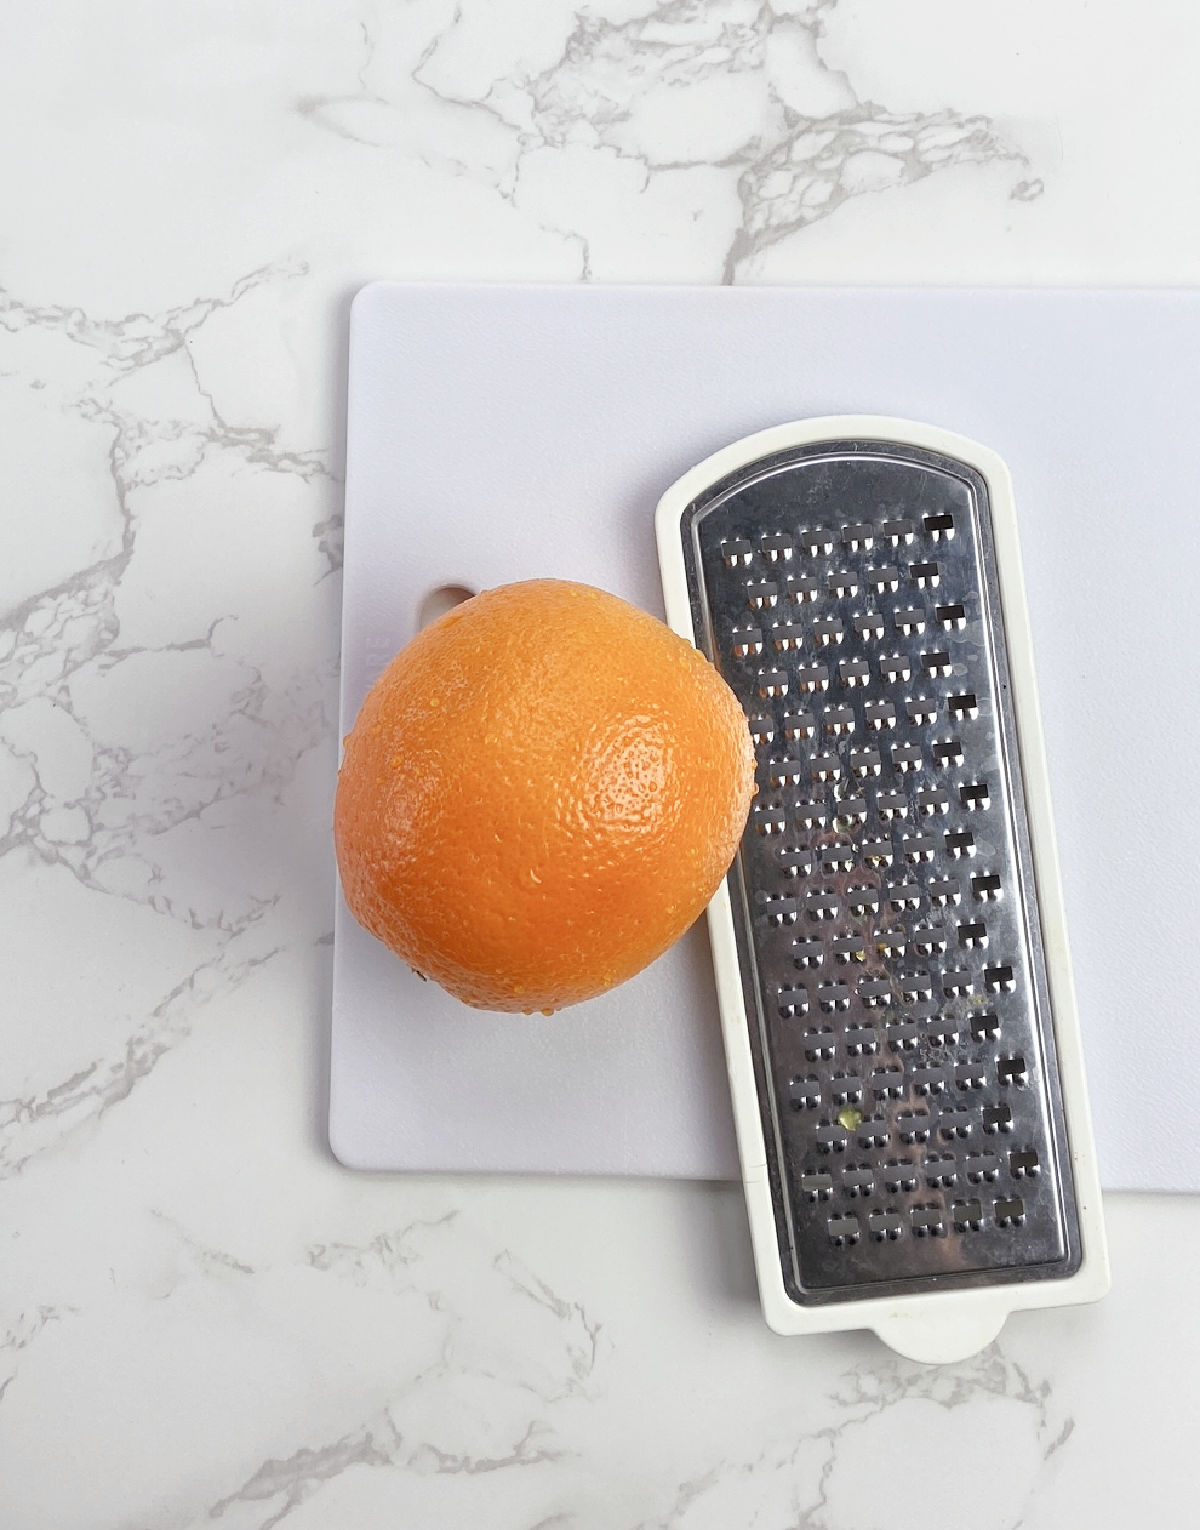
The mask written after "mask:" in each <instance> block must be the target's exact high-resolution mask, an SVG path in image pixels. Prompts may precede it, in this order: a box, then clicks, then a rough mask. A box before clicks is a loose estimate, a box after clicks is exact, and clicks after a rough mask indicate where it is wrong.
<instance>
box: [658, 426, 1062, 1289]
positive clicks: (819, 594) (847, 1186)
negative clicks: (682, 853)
mask: <svg viewBox="0 0 1200 1530" xmlns="http://www.w3.org/2000/svg"><path fill="white" fill-rule="evenodd" d="M683 534H684V544H685V562H686V565H687V573H688V583H689V589H690V593H691V598H692V603H693V616H694V621H695V628H696V631H697V633H698V634H702V635H704V637H705V639H706V643H707V647H708V650H709V653H710V656H711V657H712V658H713V660H714V662H715V663H716V664H717V665H718V667H719V668H720V669H721V671H722V673H723V674H724V675H725V677H726V679H727V680H728V681H729V683H730V685H731V686H732V687H733V689H734V691H735V692H736V694H737V695H738V697H739V699H740V701H741V703H742V705H743V707H744V709H745V711H746V715H747V717H748V719H749V722H750V728H751V732H752V734H753V737H754V739H755V745H756V750H757V755H758V762H759V764H758V795H757V797H756V799H755V804H754V807H753V809H752V812H751V815H750V822H749V824H748V827H747V830H746V834H745V837H744V839H743V843H742V848H741V851H740V854H739V857H738V860H737V862H736V863H735V866H734V868H733V870H732V872H731V873H730V890H731V894H732V901H733V905H734V915H735V925H736V929H737V938H738V946H739V960H740V965H741V970H742V979H743V987H744V990H745V997H746V1009H747V1014H748V1016H749V1017H750V1028H751V1038H750V1039H751V1044H752V1049H753V1052H754V1056H755V1065H756V1071H757V1080H758V1092H759V1101H760V1107H761V1111H762V1117H763V1128H764V1138H765V1141H766V1143H767V1151H768V1157H769V1160H770V1163H769V1168H770V1170H771V1175H772V1198H773V1204H774V1208H775V1220H776V1227H777V1231H778V1234H779V1243H780V1252H781V1258H782V1261H783V1266H784V1278H785V1285H786V1287H787V1289H788V1291H789V1294H790V1295H791V1296H792V1298H793V1299H794V1300H796V1301H799V1302H801V1303H808V1304H815V1303H820V1302H829V1301H844V1300H848V1299H853V1298H854V1297H856V1296H859V1297H866V1296H879V1295H883V1294H890V1293H896V1294H903V1293H907V1292H915V1291H922V1290H929V1289H931V1288H951V1287H963V1286H970V1285H978V1284H994V1283H996V1282H998V1281H1005V1282H1007V1281H1012V1280H1015V1279H1022V1280H1024V1279H1031V1278H1039V1277H1042V1278H1045V1277H1062V1276H1065V1275H1067V1274H1070V1273H1071V1272H1072V1271H1073V1270H1075V1269H1076V1268H1077V1267H1078V1265H1079V1258H1080V1239H1079V1227H1078V1219H1077V1214H1076V1207H1075V1198H1074V1192H1073V1187H1072V1182H1071V1173H1070V1155H1069V1151H1068V1146H1067V1141H1066V1134H1065V1127H1064V1120H1063V1110H1062V1098H1061V1090H1060V1087H1059V1081H1058V1077H1057V1068H1056V1064H1055V1054H1054V1035H1053V1024H1052V1017H1051V1013H1050V1005H1049V997H1048V989H1047V983H1046V973H1045V963H1044V957H1043V951H1042V944H1041V933H1040V926H1039V920H1038V913H1037V905H1036V893H1035V886H1034V876H1033V862H1032V856H1031V850H1030V845H1029V837H1028V828H1027V824H1026V819H1025V811H1024V804H1023V797H1022V786H1021V776H1020V756H1019V747H1018V740H1017V737H1016V732H1015V723H1014V719H1013V712H1012V706H1011V702H1010V699H1009V695H1008V669H1007V658H1006V653H1005V645H1004V630H1003V619H1002V613H1001V605H1000V595H999V589H998V586H997V578H996V566H995V556H994V550H993V546H992V532H991V522H990V515H989V509H988V501H987V488H986V484H985V482H984V480H983V479H982V478H981V477H980V475H979V474H978V473H976V472H975V470H974V469H972V468H971V467H969V466H968V465H966V464H963V463H960V462H958V461H956V460H955V459H952V458H947V457H943V456H941V455H939V454H937V453H933V452H930V451H928V450H925V449H922V448H916V447H903V446H897V445H895V444H884V443H878V442H876V443H873V442H870V441H858V442H838V443H835V444H826V445H818V446H808V447H800V448H796V449H794V450H792V451H788V452H785V453H782V454H780V455H778V456H777V457H774V458H771V459H768V460H765V461H761V460H760V461H759V462H756V463H753V464H751V465H750V466H749V467H747V468H746V469H744V470H742V471H741V472H739V473H737V474H735V475H733V477H732V478H730V479H727V480H725V481H723V482H721V483H718V484H716V485H715V486H714V487H713V488H711V489H710V490H709V491H708V492H706V493H705V494H704V495H702V496H701V497H700V498H699V499H698V500H696V501H695V502H694V503H693V504H692V505H691V506H690V508H689V510H688V512H687V513H686V514H685V516H684V519H683Z"/></svg>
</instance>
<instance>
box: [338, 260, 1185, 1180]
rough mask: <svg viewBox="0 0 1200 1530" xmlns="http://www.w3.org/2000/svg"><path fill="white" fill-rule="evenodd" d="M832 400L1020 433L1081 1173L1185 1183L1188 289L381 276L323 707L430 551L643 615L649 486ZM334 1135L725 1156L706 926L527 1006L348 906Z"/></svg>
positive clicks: (629, 1155) (355, 411) (576, 1158)
mask: <svg viewBox="0 0 1200 1530" xmlns="http://www.w3.org/2000/svg"><path fill="white" fill-rule="evenodd" d="M819 414H884V415H899V416H902V417H908V418H911V419H916V420H925V421H929V422H931V423H934V424H937V425H941V426H945V427H946V428H948V429H949V430H952V431H958V432H960V433H961V434H963V435H966V436H971V437H974V438H975V439H977V440H979V441H982V442H985V443H986V444H988V445H989V446H991V447H994V448H995V449H996V450H998V451H999V452H1000V453H1001V455H1002V456H1003V457H1005V458H1006V459H1007V461H1008V463H1009V466H1010V467H1011V469H1012V472H1013V477H1014V480H1015V485H1016V493H1017V509H1018V515H1019V520H1020V526H1021V535H1022V542H1023V546H1024V553H1025V571H1026V580H1027V590H1028V598H1029V607H1030V612H1031V617H1032V622H1033V632H1034V639H1035V644H1036V653H1037V659H1038V667H1039V677H1040V682H1041V697H1042V708H1043V713H1044V721H1045V730H1046V742H1047V749H1048V754H1049V764H1050V777H1051V787H1052V789H1053V793H1054V801H1055V807H1056V810H1057V818H1058V831H1059V849H1060V854H1061V860H1062V868H1063V876H1064V882H1065V887H1066V897H1067V911H1068V917H1069V921H1070V929H1071V935H1072V942H1073V949H1074V957H1075V972H1076V979H1077V984H1078V989H1079V1004H1080V1013H1081V1017H1082V1023H1083V1032H1084V1040H1085V1045H1086V1049H1087V1058H1088V1065H1089V1073H1090V1078H1091V1093H1092V1103H1093V1109H1094V1113H1095V1118H1096V1132H1097V1139H1098V1143H1099V1150H1100V1160H1101V1169H1102V1173H1103V1178H1104V1182H1105V1184H1106V1185H1107V1186H1108V1187H1110V1188H1121V1189H1125V1188H1132V1189H1175V1190H1194V1189H1200V978H1198V977H1197V975H1196V974H1197V972H1200V950H1198V949H1197V946H1198V942H1197V935H1196V917H1195V916H1196V910H1197V904H1198V899H1197V871H1198V868H1200V771H1198V769H1197V759H1198V757H1200V684H1198V681H1197V675H1198V673H1200V493H1198V492H1197V487H1196V485H1197V482H1198V481H1200V294H1196V293H1191V292H1106V293H1087V292H1069V291H1057V292H1055V291H1039V292H1022V291H990V292H971V291H924V290H909V291H887V290H871V289H857V290H830V289H825V290H822V289H777V288H776V289H771V288H736V289H727V288H695V289H671V288H633V287H625V288H622V287H608V288H594V287H556V288H538V287H525V288H514V287H501V286H496V287H453V286H401V285H391V284H377V285H374V286H371V287H368V288H367V289H366V290H365V291H363V292H362V293H360V294H359V296H358V298H357V300H356V302H355V305H354V312H353V318H352V321H351V350H350V402H349V441H348V469H347V483H346V565H345V587H344V589H345V597H344V598H345V612H344V632H343V637H344V641H343V653H342V659H343V668H342V728H343V732H344V731H345V730H346V729H347V728H348V727H349V725H350V723H351V721H352V720H353V717H354V715H355V713H356V711H357V709H358V707H359V705H360V703H361V701H362V698H363V695H364V694H365V692H366V690H367V688H368V687H369V685H370V684H371V682H372V681H373V680H374V679H375V677H376V675H377V674H378V673H379V671H380V670H381V669H382V667H383V666H384V664H385V663H386V662H387V660H388V659H389V658H390V657H391V655H392V654H393V653H394V652H395V651H396V650H397V649H398V648H399V647H400V646H401V645H402V644H403V643H405V642H406V641H407V640H408V638H409V637H411V635H412V633H413V632H414V631H415V630H416V626H417V621H418V615H417V613H418V610H419V608H420V606H421V602H422V600H423V599H424V598H425V597H426V596H427V594H428V593H429V592H430V591H431V590H433V589H436V588H437V587H439V586H443V585H448V584H461V585H466V586H468V587H469V588H472V589H479V588H482V587H485V586H488V585H495V584H502V583H505V582H506V581H509V580H514V579H527V578H531V577H536V576H542V575H551V576H556V577H561V578H569V579H580V580H585V581H588V582H590V583H593V584H597V585H602V586H604V587H605V588H606V589H610V590H613V591H615V592H617V593H618V594H621V595H624V596H627V597H628V598H629V599H631V600H633V601H636V602H637V603H638V604H639V605H642V606H645V607H646V608H647V609H648V610H651V611H654V612H655V613H657V614H660V615H661V612H662V605H661V597H660V593H659V581H658V569H657V564H656V561H655V550H654V527H653V515H654V506H655V503H656V501H657V499H658V496H659V494H660V493H661V492H662V490H663V489H664V488H665V487H666V486H667V485H668V484H669V483H671V482H672V480H673V479H675V478H676V477H677V476H678V475H679V474H680V473H681V472H683V471H684V469H686V468H687V467H689V466H691V465H692V464H693V463H695V462H697V461H699V460H700V459H701V458H702V457H705V456H707V455H708V454H709V453H710V452H712V451H713V450H715V449H716V448H717V447H719V446H722V445H724V444H725V443H727V442H729V441H732V440H734V439H735V438H736V437H738V436H741V435H745V434H747V433H749V432H750V431H753V430H759V429H761V428H762V427H764V426H767V425H773V424H777V423H779V422H781V421H784V420H792V419H797V418H801V417H804V416H808V415H819ZM330 1140H331V1142H332V1145H333V1148H334V1151H335V1153H336V1154H337V1156H338V1157H339V1158H340V1159H341V1160H342V1161H343V1162H344V1163H347V1164H350V1165H352V1166H354V1167H359V1168H369V1169H442V1170H458V1171H464V1170H488V1171H516V1172H537V1173H584V1174H635V1175H671V1176H683V1177H697V1178H727V1177H728V1178H734V1177H736V1174H737V1165H736V1155H735V1149H734V1142H733V1133H732V1128H731V1124H730V1114H729V1106H728V1102H727V1093H726V1084H725V1076H724V1065H723V1060H722V1053H721V1046H720V1036H719V1028H718V1020H717V1013H716V1003H715V998H714V995H713V991H712V974H711V970H710V966H709V960H708V953H707V946H706V939H705V935H704V932H703V928H702V926H701V927H698V928H697V929H694V930H693V931H692V932H691V933H690V934H689V935H688V936H687V937H686V938H685V939H684V940H683V941H682V942H681V943H680V944H679V945H678V946H677V947H676V948H675V949H674V950H673V951H671V952H669V953H668V954H667V955H666V956H665V957H663V958H662V960H661V961H659V962H658V963H656V964H655V965H654V966H653V967H652V968H651V969H650V970H649V971H647V972H646V973H644V974H643V975H642V976H641V977H640V978H638V979H636V980H634V981H633V982H632V983H629V984H627V985H626V986H625V987H623V988H620V989H618V990H617V991H615V992H614V993H612V994H610V995H608V996H607V997H606V998H604V999H601V1000H598V1001H596V1002H595V1003H592V1004H588V1005H584V1006H581V1007H579V1008H578V1009H574V1010H568V1011H565V1012H564V1013H562V1014H559V1015H556V1016H554V1017H552V1018H543V1017H540V1016H539V1017H534V1018H531V1019H523V1018H520V1017H512V1016H491V1015H483V1014H477V1013H475V1012H473V1011H471V1010H468V1009H466V1008H464V1007H462V1006H461V1005H459V1004H457V1003H456V1002H455V1001H453V1000H451V999H449V998H448V997H446V995H444V994H443V993H442V992H441V991H440V990H439V989H437V988H436V987H435V986H434V985H432V984H426V983H422V982H421V981H419V980H418V979H417V978H415V977H414V976H412V975H411V974H410V973H409V972H408V971H407V970H406V969H405V967H404V966H403V965H402V964H401V963H400V962H399V961H397V960H396V959H395V958H393V957H392V956H391V955H390V954H389V953H388V952H387V951H385V950H384V949H383V948H382V947H381V946H379V945H378V944H377V943H376V942H375V941H373V940H372V939H371V937H370V936H368V935H367V934H365V933H364V932H363V931H362V930H361V929H360V928H359V927H358V926H357V925H356V924H355V922H354V921H353V920H352V919H351V918H350V917H349V916H348V914H347V913H346V910H345V909H344V907H341V906H339V909H338V918H337V933H336V950H335V957H334V986H333V1055H332V1070H331V1088H330Z"/></svg>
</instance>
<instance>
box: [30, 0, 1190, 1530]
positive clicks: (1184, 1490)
mask: <svg viewBox="0 0 1200 1530" xmlns="http://www.w3.org/2000/svg"><path fill="white" fill-rule="evenodd" d="M577 4H578V0H575V3H567V0H538V3H536V4H535V3H533V0H457V3H456V0H409V3H400V0H395V3H379V4H371V3H370V0H363V3H362V4H361V5H358V6H351V5H350V4H348V3H345V0H308V3H299V4H294V5H290V6H281V5H277V4H267V3H266V0H244V3H242V4H239V5H237V6H232V5H228V4H218V3H216V0H208V3H203V0H194V3H192V0H189V3H183V4H179V5H175V6H154V5H151V4H135V3H134V0H114V3H112V4H108V5H104V6H98V5H89V4H86V3H84V0H47V3H45V4H41V5H38V6H27V7H24V8H21V9H20V10H11V13H10V14H9V16H8V17H7V18H6V36H5V46H4V48H3V50H0V77H2V88H0V124H2V125H0V170H2V173H0V187H2V188H3V201H2V204H0V205H2V207H3V214H2V218H0V286H2V287H3V295H2V297H0V517H2V518H3V519H2V525H3V540H2V542H0V547H2V549H3V557H2V558H0V613H3V614H2V615H0V708H2V710H0V908H2V910H3V918H2V919H0V953H2V954H0V973H2V977H3V998H2V1001H0V1024H2V1027H3V1029H2V1050H0V1058H2V1059H3V1060H2V1062H0V1097H2V1102H0V1174H2V1175H3V1179H2V1180H0V1239H2V1247H3V1257H2V1259H0V1524H2V1525H3V1526H4V1530H77V1527H78V1530H84V1527H86V1530H191V1527H198V1526H200V1525H202V1524H203V1525H214V1526H219V1527H224V1530H266V1527H268V1526H272V1525H275V1524H280V1523H283V1524H285V1525H287V1527H288V1530H346V1527H353V1530H383V1527H387V1530H409V1527H414V1530H415V1527H417V1526H420V1527H423V1530H442V1527H446V1530H449V1527H456V1530H457V1527H462V1526H466V1525H480V1526H484V1525H486V1526H488V1527H496V1530H509V1527H511V1530H592V1527H595V1530H623V1527H628V1530H635V1527H645V1530H649V1527H664V1530H665V1527H671V1530H707V1527H713V1530H718V1527H719V1530H734V1527H740V1526H747V1527H748V1526H753V1527H755V1530H799V1527H810V1530H874V1527H877V1526H878V1527H880V1530H884V1527H886V1530H906V1527H908V1526H914V1527H916V1526H920V1527H922V1530H961V1527H963V1526H964V1525H970V1526H971V1527H973V1530H1001V1527H1015V1526H1018V1525H1019V1526H1024V1527H1030V1530H1038V1527H1045V1530H1049V1527H1051V1526H1054V1527H1056V1530H1061V1527H1063V1526H1073V1525H1088V1526H1089V1527H1095V1526H1101V1527H1104V1526H1109V1525H1112V1526H1118V1525H1119V1526H1126V1525H1129V1524H1131V1523H1135V1522H1140V1521H1141V1520H1143V1519H1145V1518H1146V1517H1147V1516H1149V1517H1152V1518H1154V1519H1155V1520H1157V1519H1160V1518H1162V1517H1163V1516H1164V1515H1170V1516H1172V1517H1173V1518H1174V1519H1176V1520H1178V1521H1179V1522H1182V1523H1188V1522H1190V1519H1191V1518H1192V1517H1193V1511H1192V1509H1191V1504H1190V1499H1189V1496H1188V1484H1189V1482H1190V1476H1191V1473H1190V1469H1189V1451H1190V1449H1191V1448H1192V1443H1193V1438H1194V1433H1195V1425H1196V1423H1197V1414H1198V1412H1200V1409H1198V1407H1197V1403H1196V1400H1195V1384H1194V1374H1195V1371H1196V1367H1197V1364H1198V1362H1200V1319H1197V1317H1196V1316H1195V1311H1194V1303H1193V1301H1192V1294H1193V1286H1194V1280H1193V1278H1192V1273H1191V1272H1192V1270H1193V1268H1194V1266H1195V1264H1196V1262H1197V1259H1198V1257H1200V1214H1198V1212H1197V1208H1196V1206H1195V1205H1194V1204H1193V1203H1191V1202H1185V1201H1175V1202H1166V1201H1153V1200H1122V1199H1114V1200H1112V1201H1111V1202H1110V1206H1109V1215H1110V1221H1111V1229H1112V1237H1113V1254H1114V1270H1115V1279H1116V1288H1115V1291H1114V1294H1113V1296H1112V1297H1111V1299H1110V1300H1109V1301H1108V1302H1107V1303H1106V1304H1104V1305H1103V1306H1101V1307H1099V1308H1096V1309H1092V1310H1085V1311H1078V1312H1072V1313H1067V1314H1048V1315H1044V1316H1042V1315H1038V1316H1029V1317H1026V1318H1024V1319H1021V1320H1017V1321H1014V1322H1013V1323H1012V1324H1011V1325H1010V1327H1009V1329H1008V1330H1007V1331H1006V1333H1005V1334H1004V1336H1003V1338H1002V1339H1001V1341H1000V1342H999V1343H998V1344H997V1345H996V1346H995V1347H994V1348H993V1349H992V1350H990V1351H989V1352H988V1353H986V1354H985V1355H984V1356H982V1357H981V1358H980V1359H978V1360H976V1361H974V1362H971V1363H970V1364H967V1365H964V1366H960V1367H956V1368H953V1369H951V1370H947V1371H932V1370H924V1369H921V1368H919V1367H916V1366H913V1365H909V1364H906V1363H904V1362H900V1361H897V1360H895V1359H893V1358H892V1357H890V1356H889V1355H888V1354H887V1353H886V1352H885V1351H883V1350H882V1349H881V1348H880V1347H879V1346H878V1345H877V1344H875V1342H874V1341H869V1340H867V1339H865V1338H849V1339H836V1340H825V1341H814V1342H807V1343H805V1342H786V1341H783V1340H778V1339H775V1338H773V1337H772V1336H771V1335H769V1334H768V1333H767V1332H766V1331H765V1330H764V1329H763V1327H762V1326H761V1324H760V1322H759V1319H758V1317H757V1314H756V1311H755V1308H754V1305H753V1293H752V1279H751V1274H750V1271H749V1268H748V1264H747V1250H746V1232H745V1225H744V1219H743V1215H742V1212H741V1208H740V1205H739V1201H738V1197H737V1195H736V1193H735V1192H733V1191H732V1190H714V1189H710V1188H706V1187H696V1186H692V1187H685V1186H680V1185H669V1184H663V1185H622V1184H571V1183H544V1182H541V1183H539V1182H523V1183H516V1182H486V1183H485V1182H478V1181H462V1180H441V1181H438V1180H412V1179H401V1178H380V1179H368V1178H356V1177H355V1176H353V1175H350V1174H348V1173H346V1172H345V1171H343V1170H340V1169H338V1168H337V1167H336V1166H335V1165H334V1164H333V1163H332V1162H331V1160H330V1158H329V1156H328V1153H327V1150H326V1148H325V1144H324V1141H323V1135H322V1125H321V1118H322V1114H323V1099H322V1090H323V1066H324V1063H323V1058H324V1053H325V1046H326V1036H325V1028H326V1014H327V1009H328V974H329V940H330V934H329V932H330V928H331V904H332V890H331V859H330V854H329V846H328V834H327V822H328V816H329V804H330V794H331V786H332V778H333V767H334V757H335V756H334V749H335V743H334V733H333V716H334V691H335V678H336V671H337V662H338V653H337V616H338V602H339V591H338V568H339V550H338V549H339V541H338V511H339V497H340V487H339V475H340V473H341V466H342V449H341V428H340V420H341V414H342V407H343V399H342V384H341V382H340V377H341V374H342V370H343V362H344V355H343V348H344V333H345V317H346V309H347V303H348V299H349V296H350V294H351V293H352V291H353V290H354V289H355V287H356V286H357V285H359V284H360V283H361V282H363V281H365V280H367V279H369V278H372V277H377V276H400V277H405V276H407V277H425V276H428V277H446V276H460V277H461V276H481V277H490V278H505V277H522V278H546V279H561V280H576V279H579V278H581V277H590V278H592V279H596V280H609V279H630V278H650V279H655V280H658V279H678V280H688V281H719V280H721V279H723V278H724V279H733V280H737V281H750V280H782V281H796V280H839V279H843V280H844V279H852V280H867V281H882V280H910V279H911V280H921V281H952V282H964V281H1006V282H1008V281H1013V282H1016V281H1049V282H1058V281H1066V282H1077V281H1084V280H1088V281H1104V282H1116V281H1124V282H1152V283H1165V282H1194V281H1196V280H1197V278H1198V277H1200V210H1198V208H1197V203H1196V199H1195V197H1194V195H1193V194H1192V193H1193V188H1194V185H1195V182H1196V168H1197V167H1196V148H1195V145H1196V144H1197V142H1200V131H1198V129H1200V94H1198V93H1197V92H1196V90H1195V88H1194V74H1195V65H1196V59H1197V52H1198V49H1200V17H1197V14H1196V12H1195V10H1194V8H1193V7H1191V6H1187V5H1184V4H1181V3H1174V0H1148V3H1145V4H1143V5H1140V6H1137V7H1134V6H1132V5H1129V4H1119V3H1116V0H1091V3H1087V0H1066V3H1064V4H1060V5H1058V6H1055V7H1046V6H1045V5H1043V4H1036V3H1034V0H1015V3H1010V4H1006V5H1000V4H998V3H992V4H989V5H982V4H975V5H964V4H962V3H961V0H809V3H804V0H788V3H785V0H775V3H773V4H771V3H764V4H749V3H744V0H711V3H707V4H706V3H702V0H691V3H688V0H667V3H661V0H660V3H655V0H596V3H595V4H594V5H589V6H587V7H586V8H582V9H579V8H577ZM531 572H533V571H531ZM1163 1127H1164V1124H1163V1123H1154V1129H1155V1130H1161V1129H1163Z"/></svg>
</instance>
